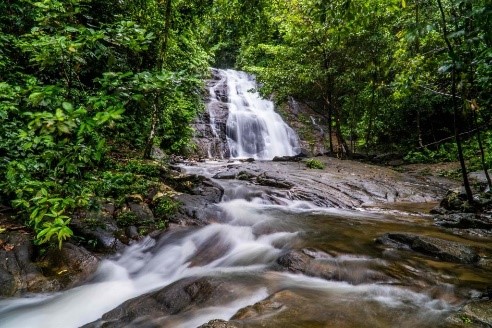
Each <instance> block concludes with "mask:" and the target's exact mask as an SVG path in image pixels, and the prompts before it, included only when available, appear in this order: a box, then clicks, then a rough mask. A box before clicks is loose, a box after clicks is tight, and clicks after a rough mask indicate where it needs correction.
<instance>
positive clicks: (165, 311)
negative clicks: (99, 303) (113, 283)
mask: <svg viewBox="0 0 492 328" xmlns="http://www.w3.org/2000/svg"><path fill="white" fill-rule="evenodd" d="M228 288H230V286H226V285H225V284H222V283H221V282H220V281H219V280H218V279H215V278H198V279H197V278H188V279H183V280H180V281H178V282H175V283H173V284H171V285H169V286H166V287H164V288H162V289H160V290H158V291H155V292H151V293H148V294H145V295H142V296H139V297H136V298H134V299H131V300H128V301H126V302H124V303H123V304H121V305H120V306H118V307H117V308H115V309H113V310H111V311H110V312H108V313H106V314H104V315H103V316H102V318H101V319H100V320H98V321H95V322H92V323H89V324H87V325H85V326H83V327H84V328H89V327H94V328H95V327H105V328H112V327H114V328H119V327H124V326H125V325H127V324H133V327H137V326H138V327H164V325H163V324H161V325H159V324H158V320H160V319H163V318H165V317H166V316H169V315H174V314H178V313H182V312H184V311H187V310H190V309H193V308H194V307H196V306H204V305H213V304H215V303H216V302H220V300H221V297H222V295H226V294H227V289H228ZM137 323H138V324H137ZM226 327H227V326H226Z"/></svg>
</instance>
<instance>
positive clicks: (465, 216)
mask: <svg viewBox="0 0 492 328" xmlns="http://www.w3.org/2000/svg"><path fill="white" fill-rule="evenodd" d="M434 221H435V223H436V224H437V225H439V226H441V227H445V228H459V229H492V218H491V217H490V216H488V215H480V214H474V213H452V214H444V215H438V216H435V217H434Z"/></svg>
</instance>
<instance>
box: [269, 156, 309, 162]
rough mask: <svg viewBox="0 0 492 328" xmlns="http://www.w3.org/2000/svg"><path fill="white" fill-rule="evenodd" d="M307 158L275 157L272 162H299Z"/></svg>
mask: <svg viewBox="0 0 492 328" xmlns="http://www.w3.org/2000/svg"><path fill="white" fill-rule="evenodd" d="M303 157H305V156H298V155H295V156H275V157H274V158H273V159H272V161H273V162H299V161H301V160H302V158H303Z"/></svg>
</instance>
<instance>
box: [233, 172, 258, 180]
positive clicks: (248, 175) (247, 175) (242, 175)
mask: <svg viewBox="0 0 492 328" xmlns="http://www.w3.org/2000/svg"><path fill="white" fill-rule="evenodd" d="M254 178H256V174H254V173H252V172H249V171H240V172H239V173H238V174H236V179H238V180H246V181H252V180H253V179H254Z"/></svg>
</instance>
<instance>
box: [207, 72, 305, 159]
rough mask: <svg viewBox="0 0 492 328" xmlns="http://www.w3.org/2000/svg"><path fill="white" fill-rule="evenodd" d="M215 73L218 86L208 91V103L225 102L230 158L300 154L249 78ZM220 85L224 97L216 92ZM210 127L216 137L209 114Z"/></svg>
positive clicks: (288, 130) (287, 129)
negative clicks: (223, 91) (217, 78)
mask: <svg viewBox="0 0 492 328" xmlns="http://www.w3.org/2000/svg"><path fill="white" fill-rule="evenodd" d="M217 73H218V74H219V82H217V83H216V84H215V86H214V87H211V88H210V90H209V91H210V99H211V100H210V102H211V104H214V103H216V102H223V101H225V102H226V106H227V108H228V117H227V124H226V139H227V145H228V148H229V151H230V157H231V158H249V157H252V158H255V159H265V160H268V159H272V158H273V157H275V156H293V155H296V154H297V153H299V150H300V149H299V140H298V137H297V135H296V133H295V132H294V130H292V129H291V128H290V127H289V126H288V125H287V124H286V123H285V122H284V121H283V120H282V118H281V117H280V115H279V114H277V113H276V112H275V111H274V105H273V102H271V101H269V100H266V99H263V98H262V97H261V96H260V95H259V93H258V92H257V91H256V88H257V85H256V82H255V80H254V78H253V77H252V76H250V75H248V74H246V73H245V72H239V71H234V70H230V69H228V70H217ZM223 83H225V84H226V86H227V92H226V94H222V92H221V90H219V87H220V86H222V84H223ZM224 98H226V99H224ZM209 105H210V104H209ZM209 107H210V106H209ZM210 126H211V129H212V133H213V135H215V136H218V133H217V130H218V129H219V128H218V127H217V126H216V120H215V116H214V112H213V111H210ZM209 153H210V152H209Z"/></svg>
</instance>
